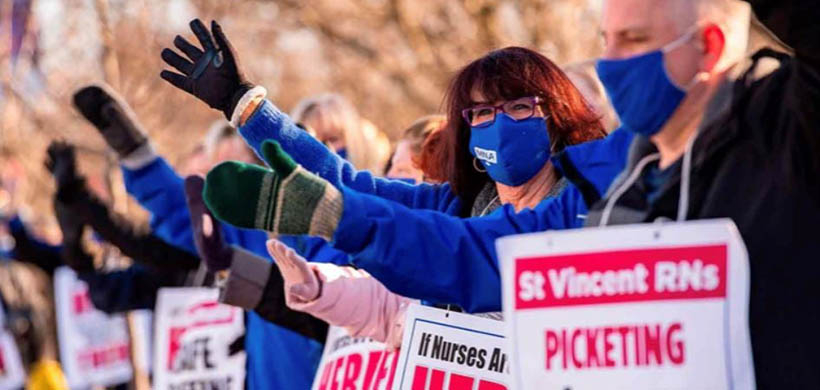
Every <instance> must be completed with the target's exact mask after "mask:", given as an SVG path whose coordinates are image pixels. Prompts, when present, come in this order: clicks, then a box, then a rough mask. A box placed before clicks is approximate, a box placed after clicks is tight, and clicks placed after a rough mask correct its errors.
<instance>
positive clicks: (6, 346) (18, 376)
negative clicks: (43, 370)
mask: <svg viewBox="0 0 820 390" xmlns="http://www.w3.org/2000/svg"><path fill="white" fill-rule="evenodd" d="M25 380H26V373H25V371H24V370H23V364H22V362H21V361H20V351H19V350H18V349H17V343H15V342H14V336H12V334H11V333H9V332H8V330H6V313H5V308H3V306H2V305H0V390H11V389H20V388H22V387H23V385H24V384H25Z"/></svg>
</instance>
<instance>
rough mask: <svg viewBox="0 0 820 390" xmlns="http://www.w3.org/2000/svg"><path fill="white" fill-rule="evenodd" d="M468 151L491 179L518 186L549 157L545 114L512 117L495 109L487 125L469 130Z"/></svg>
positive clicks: (539, 168) (548, 139) (530, 177)
mask: <svg viewBox="0 0 820 390" xmlns="http://www.w3.org/2000/svg"><path fill="white" fill-rule="evenodd" d="M470 153H471V154H472V155H473V156H474V157H475V158H477V159H478V160H479V161H481V164H482V165H483V166H484V168H485V169H486V170H487V174H488V175H490V178H492V179H493V180H494V181H497V182H499V183H502V184H506V185H508V186H519V185H521V184H524V183H526V182H527V181H528V180H530V179H532V177H533V176H535V174H536V173H538V171H540V170H541V169H542V168H543V167H544V164H546V163H547V161H548V160H549V158H550V137H549V133H547V120H546V118H539V117H532V118H528V119H522V120H519V121H516V120H515V119H513V118H511V117H510V116H508V115H507V114H504V113H498V114H497V115H496V117H495V122H493V124H491V125H489V126H487V127H473V128H472V129H471V130H470Z"/></svg>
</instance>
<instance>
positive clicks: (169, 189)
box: [122, 158, 196, 253]
mask: <svg viewBox="0 0 820 390" xmlns="http://www.w3.org/2000/svg"><path fill="white" fill-rule="evenodd" d="M122 171H123V178H124V180H125V189H126V190H127V191H128V193H129V194H131V195H132V196H133V197H134V198H135V199H136V200H137V202H139V204H140V205H141V206H142V207H143V208H145V209H146V210H148V212H149V213H151V230H152V231H153V233H154V234H155V235H157V236H158V237H160V238H162V239H163V240H165V241H167V242H168V243H169V244H172V245H175V246H178V247H181V248H184V249H186V250H188V251H192V252H194V253H196V250H195V247H194V236H193V234H192V232H191V220H190V216H189V215H190V214H188V204H187V202H186V200H185V187H184V185H183V181H182V178H181V177H179V175H177V174H176V172H174V170H173V168H171V166H170V165H168V163H167V162H166V161H165V159H163V158H157V159H156V160H154V161H153V162H151V163H150V164H148V165H146V166H144V167H142V168H140V169H138V170H134V171H132V170H129V169H127V168H125V167H123V168H122Z"/></svg>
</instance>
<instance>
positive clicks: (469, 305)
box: [333, 185, 586, 313]
mask: <svg viewBox="0 0 820 390" xmlns="http://www.w3.org/2000/svg"><path fill="white" fill-rule="evenodd" d="M343 193H344V212H343V213H342V218H341V220H340V222H339V226H338V228H337V230H336V234H335V235H334V237H333V245H334V246H335V247H336V248H339V249H341V250H343V251H345V252H348V253H350V254H351V255H352V260H351V263H352V264H354V265H355V266H357V267H359V268H361V269H364V270H366V271H367V272H369V273H370V274H371V275H373V277H375V278H376V279H379V281H381V282H382V283H383V284H384V285H385V286H386V287H387V288H388V289H390V290H391V291H393V292H395V293H397V294H399V295H402V296H406V297H409V298H414V299H420V300H424V301H431V302H434V303H442V304H457V305H459V306H461V307H462V308H464V310H466V311H467V312H471V313H480V312H491V311H499V310H501V276H500V271H499V266H498V262H497V259H498V257H497V255H496V252H495V240H496V239H497V238H499V237H503V236H508V235H511V234H521V233H532V232H539V231H545V230H551V229H569V228H576V227H580V226H581V225H582V219H581V218H582V217H583V215H585V214H586V206H585V204H584V201H583V199H582V197H581V194H580V192H579V191H578V190H577V189H576V188H575V187H574V186H572V185H570V186H569V187H567V189H565V190H564V192H563V193H562V194H561V195H560V196H559V197H557V198H552V199H548V200H545V201H544V202H542V203H541V204H539V205H538V207H536V208H535V209H531V210H524V211H522V212H521V213H517V214H516V213H515V211H514V209H513V208H512V207H511V206H509V205H507V206H505V207H503V208H501V209H499V210H496V211H495V212H494V213H492V214H490V215H488V216H485V217H481V218H469V219H461V218H457V217H452V216H449V215H444V214H442V213H437V212H434V211H425V210H411V209H408V208H406V207H404V206H402V205H398V204H395V203H392V202H385V201H384V200H382V199H378V198H375V197H372V196H369V195H366V194H359V193H356V192H354V191H350V190H344V191H343ZM411 259H412V260H411Z"/></svg>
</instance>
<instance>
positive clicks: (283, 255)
mask: <svg viewBox="0 0 820 390" xmlns="http://www.w3.org/2000/svg"><path fill="white" fill-rule="evenodd" d="M267 245H268V253H269V254H270V255H271V257H273V259H274V261H275V262H276V266H277V267H279V272H281V273H282V279H284V280H285V300H286V301H287V302H288V303H289V304H290V302H291V301H294V300H295V301H297V303H306V302H310V301H313V300H315V299H316V298H318V297H319V295H320V294H321V292H322V288H321V284H320V281H319V278H317V277H316V274H315V273H314V272H313V270H312V269H311V268H310V265H308V262H307V260H305V258H304V257H302V256H299V255H298V254H296V252H294V251H293V249H291V248H290V247H288V246H287V245H285V244H283V243H282V242H281V241H279V240H277V239H270V240H268V242H267Z"/></svg>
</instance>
